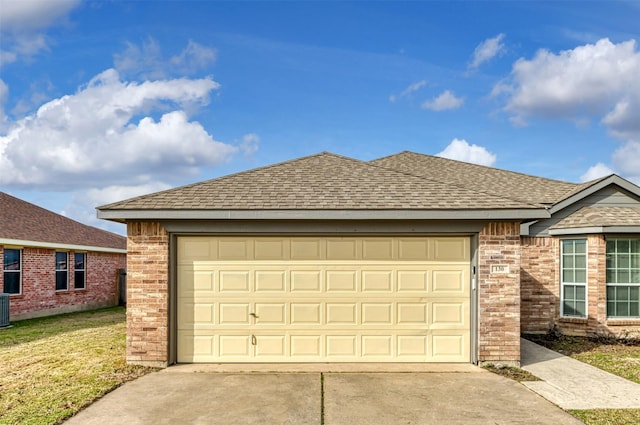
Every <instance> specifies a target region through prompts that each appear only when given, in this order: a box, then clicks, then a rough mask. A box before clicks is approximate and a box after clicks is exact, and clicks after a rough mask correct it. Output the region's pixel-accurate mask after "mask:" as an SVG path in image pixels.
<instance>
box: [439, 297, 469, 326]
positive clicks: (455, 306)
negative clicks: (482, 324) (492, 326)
mask: <svg viewBox="0 0 640 425" xmlns="http://www.w3.org/2000/svg"><path fill="white" fill-rule="evenodd" d="M431 311H432V312H433V318H432V320H431V323H432V325H434V327H447V328H452V327H456V326H458V327H459V326H464V325H465V324H466V317H467V316H468V315H467V314H466V313H467V309H466V304H465V303H463V302H434V303H432V304H431Z"/></svg>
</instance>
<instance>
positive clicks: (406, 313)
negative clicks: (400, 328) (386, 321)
mask: <svg viewBox="0 0 640 425" xmlns="http://www.w3.org/2000/svg"><path fill="white" fill-rule="evenodd" d="M396 305H397V307H396V308H397V310H398V317H397V321H396V323H397V324H399V325H405V324H410V325H423V326H425V327H426V326H427V325H428V322H427V318H428V315H427V303H403V302H399V303H397V304H396Z"/></svg>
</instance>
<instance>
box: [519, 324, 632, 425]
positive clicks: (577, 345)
mask: <svg viewBox="0 0 640 425" xmlns="http://www.w3.org/2000/svg"><path fill="white" fill-rule="evenodd" d="M524 336H525V338H527V339H529V340H531V341H533V342H535V343H537V344H540V345H542V346H544V347H547V348H549V349H551V350H553V351H556V352H558V353H561V354H564V355H566V356H569V357H572V358H574V359H576V360H580V361H581V362H584V363H587V364H590V365H591V366H595V367H597V368H599V369H602V370H606V371H607V372H610V373H612V374H614V375H618V376H621V377H623V378H625V379H628V380H630V381H633V382H636V383H638V384H640V341H638V340H616V339H613V338H585V337H572V336H565V335H559V336H558V335H524ZM569 412H570V413H571V414H572V415H573V416H575V417H576V418H578V419H580V420H581V421H583V422H584V423H585V424H587V425H627V424H640V409H592V410H570V411H569Z"/></svg>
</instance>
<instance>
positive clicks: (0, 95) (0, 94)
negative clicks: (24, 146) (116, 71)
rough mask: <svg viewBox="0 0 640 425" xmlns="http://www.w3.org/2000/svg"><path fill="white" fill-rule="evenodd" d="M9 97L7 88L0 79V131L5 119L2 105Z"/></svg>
mask: <svg viewBox="0 0 640 425" xmlns="http://www.w3.org/2000/svg"><path fill="white" fill-rule="evenodd" d="M8 96H9V87H8V86H7V85H6V84H5V82H4V81H2V79H0V131H2V128H3V127H4V121H5V119H6V118H7V117H6V115H5V113H4V105H5V103H6V102H7V98H8Z"/></svg>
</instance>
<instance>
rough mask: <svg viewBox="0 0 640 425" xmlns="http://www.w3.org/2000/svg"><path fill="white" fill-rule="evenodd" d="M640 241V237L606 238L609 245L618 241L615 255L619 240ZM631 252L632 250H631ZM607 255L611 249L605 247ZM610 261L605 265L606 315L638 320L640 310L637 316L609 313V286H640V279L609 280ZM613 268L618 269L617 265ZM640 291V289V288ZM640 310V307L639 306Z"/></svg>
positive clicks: (608, 317)
mask: <svg viewBox="0 0 640 425" xmlns="http://www.w3.org/2000/svg"><path fill="white" fill-rule="evenodd" d="M621 240H622V241H628V242H631V241H638V243H639V244H640V238H638V237H620V236H618V237H612V238H610V239H609V238H607V240H606V244H607V245H608V244H609V242H616V250H615V255H616V256H617V254H618V249H617V241H621ZM630 254H631V252H630ZM636 254H638V255H640V251H638V252H637V253H636ZM605 255H607V256H608V255H609V250H608V249H607V248H606V247H605ZM608 263H609V262H608V261H607V265H606V267H605V294H606V296H605V300H606V301H605V302H606V308H605V310H606V315H607V320H613V321H615V320H638V319H640V311H639V312H638V315H636V316H611V315H609V297H608V295H609V288H610V287H612V288H631V287H640V281H639V282H633V283H631V282H629V283H625V282H622V283H620V282H609V281H608V277H609V264H608ZM629 269H631V267H629ZM613 270H618V268H617V267H615V268H614V269H613ZM639 291H640V289H639ZM627 302H628V303H630V300H629V301H627ZM639 310H640V308H639Z"/></svg>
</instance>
